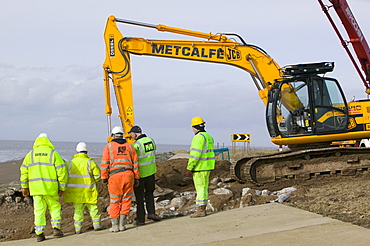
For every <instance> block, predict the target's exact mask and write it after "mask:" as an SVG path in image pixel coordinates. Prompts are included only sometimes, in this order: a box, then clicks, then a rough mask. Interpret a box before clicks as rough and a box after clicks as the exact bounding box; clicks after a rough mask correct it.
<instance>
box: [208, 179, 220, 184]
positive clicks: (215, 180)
mask: <svg viewBox="0 0 370 246" xmlns="http://www.w3.org/2000/svg"><path fill="white" fill-rule="evenodd" d="M218 182H220V179H219V178H218V177H216V178H213V179H212V180H211V182H210V183H211V184H213V185H217V184H218Z"/></svg>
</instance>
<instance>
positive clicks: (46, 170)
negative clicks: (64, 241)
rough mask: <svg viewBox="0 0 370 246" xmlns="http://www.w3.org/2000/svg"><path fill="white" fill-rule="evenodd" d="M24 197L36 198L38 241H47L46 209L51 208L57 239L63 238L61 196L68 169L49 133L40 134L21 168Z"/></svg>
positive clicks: (35, 213)
mask: <svg viewBox="0 0 370 246" xmlns="http://www.w3.org/2000/svg"><path fill="white" fill-rule="evenodd" d="M20 172H21V177H20V181H21V186H22V188H23V190H22V194H23V195H24V196H28V195H31V196H32V197H33V207H34V215H35V233H36V240H37V242H41V241H44V240H45V235H44V230H45V227H46V210H47V209H49V213H50V217H51V226H52V227H53V228H54V229H53V236H54V237H62V236H63V232H62V231H61V230H60V222H61V221H62V216H61V209H62V206H61V204H60V203H59V196H61V195H62V194H63V191H64V190H65V189H66V184H67V180H68V173H67V168H66V165H65V163H64V160H63V159H62V157H61V156H60V155H59V154H58V152H56V151H55V150H54V145H53V144H52V143H51V142H50V140H49V139H48V136H47V134H46V133H41V134H40V135H39V136H38V137H37V138H36V140H35V142H34V144H33V150H31V151H30V152H28V154H27V155H26V157H25V158H24V160H23V163H22V165H21V167H20Z"/></svg>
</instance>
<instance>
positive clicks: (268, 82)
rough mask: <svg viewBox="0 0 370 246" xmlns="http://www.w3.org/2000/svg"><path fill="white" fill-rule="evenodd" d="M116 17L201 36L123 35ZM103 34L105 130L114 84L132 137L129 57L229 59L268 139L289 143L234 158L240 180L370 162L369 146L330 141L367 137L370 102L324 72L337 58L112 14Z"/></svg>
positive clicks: (348, 168) (348, 170) (301, 175)
mask: <svg viewBox="0 0 370 246" xmlns="http://www.w3.org/2000/svg"><path fill="white" fill-rule="evenodd" d="M319 1H321V0H319ZM117 23H125V24H130V25H137V26H141V27H147V28H154V29H157V30H158V31H162V32H171V33H176V34H182V35H185V36H190V37H196V38H200V39H202V40H199V41H195V40H157V39H145V38H142V37H124V36H123V35H122V34H121V32H120V31H119V29H118V27H117ZM104 39H105V44H106V58H105V62H104V64H103V69H104V77H105V79H104V81H105V99H106V114H107V116H108V128H109V130H110V127H111V126H110V122H111V114H112V108H111V97H110V88H111V84H112V86H113V90H114V93H115V96H116V99H117V105H118V109H119V115H118V116H119V117H120V118H121V122H122V126H123V129H124V131H125V134H126V137H127V139H128V141H130V138H129V135H128V134H127V132H128V131H129V129H130V128H131V127H132V126H133V125H134V103H133V91H132V79H131V64H130V55H145V56H157V57H162V58H172V59H185V60H191V61H198V62H210V63H221V64H225V65H231V66H235V67H238V68H240V69H242V70H244V71H246V72H247V73H249V74H250V75H251V78H252V81H253V82H254V85H255V86H256V88H257V92H258V95H259V97H260V98H261V100H262V102H263V103H264V105H265V106H266V124H267V129H268V132H269V134H270V137H271V141H272V142H273V143H274V144H276V145H287V146H288V147H289V149H290V150H289V151H285V152H284V153H277V154H274V155H269V156H260V157H253V158H252V157H251V158H243V159H241V160H239V161H237V162H236V163H234V164H233V165H232V168H231V172H232V174H233V175H234V177H235V178H236V179H238V180H240V181H243V182H247V181H249V182H254V183H259V184H261V183H266V182H274V181H276V180H280V179H292V178H295V179H309V178H311V177H314V176H318V175H326V174H328V175H334V174H341V175H350V174H354V173H356V172H357V171H363V170H368V168H369V167H370V161H368V159H370V150H369V149H366V148H353V147H346V148H338V147H333V146H331V144H332V143H333V142H334V141H346V140H360V139H366V138H369V137H370V100H362V101H356V102H347V101H346V99H345V96H344V93H343V91H342V89H341V86H340V84H339V82H338V81H337V80H336V79H334V78H330V77H326V76H325V74H326V73H328V72H331V71H333V69H334V62H320V63H308V64H296V65H287V66H284V67H280V66H279V65H278V63H277V62H276V61H275V60H274V59H273V58H272V57H271V56H270V55H269V54H268V53H267V52H266V51H265V50H263V49H262V48H261V47H258V46H256V45H252V44H248V43H246V42H245V41H244V40H243V38H242V37H240V36H239V35H237V34H234V33H216V34H212V33H202V32H197V31H191V30H185V29H180V28H175V27H169V26H165V25H153V24H148V23H143V22H137V21H131V20H126V19H120V18H116V17H115V16H110V17H109V18H108V20H107V24H106V28H105V33H104ZM235 40H238V41H235ZM369 92H370V90H367V93H369ZM225 100H227V99H225Z"/></svg>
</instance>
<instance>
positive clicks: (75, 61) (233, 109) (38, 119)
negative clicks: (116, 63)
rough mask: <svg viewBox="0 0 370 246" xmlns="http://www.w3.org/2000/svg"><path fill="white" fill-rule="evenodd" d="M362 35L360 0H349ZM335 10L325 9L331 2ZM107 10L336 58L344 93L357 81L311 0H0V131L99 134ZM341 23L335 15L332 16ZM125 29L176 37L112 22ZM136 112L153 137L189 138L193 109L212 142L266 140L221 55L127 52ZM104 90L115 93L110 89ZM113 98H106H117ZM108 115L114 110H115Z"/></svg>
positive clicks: (369, 31) (237, 77)
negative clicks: (241, 137) (204, 58)
mask: <svg viewBox="0 0 370 246" xmlns="http://www.w3.org/2000/svg"><path fill="white" fill-rule="evenodd" d="M348 2H349V4H350V7H351V9H352V11H353V13H354V14H355V17H356V19H357V21H358V22H359V24H360V27H361V29H362V31H363V33H364V34H365V36H367V37H368V38H370V22H369V20H368V10H369V9H370V1H369V0H348ZM332 13H333V16H335V13H334V12H332ZM110 15H114V16H116V17H118V18H122V19H130V20H135V21H141V22H146V23H151V24H164V25H167V26H173V27H178V28H184V29H189V30H195V31H200V32H206V33H208V32H212V33H217V32H229V33H237V34H239V35H241V36H242V37H243V38H244V40H245V41H246V42H247V43H250V44H255V45H257V46H260V47H261V48H263V49H264V50H266V51H267V52H268V53H269V54H270V55H271V56H272V57H273V58H274V59H275V61H276V62H277V63H278V64H279V65H280V66H284V65H289V64H297V63H308V62H320V61H334V62H335V63H336V66H335V71H334V72H333V73H331V74H327V75H328V76H329V75H330V76H331V77H335V78H337V79H338V80H339V81H340V82H341V84H342V87H343V89H344V91H345V94H346V97H347V99H348V100H350V99H351V98H352V97H353V96H356V98H357V99H360V98H364V97H365V96H366V95H365V93H364V87H363V85H362V82H361V81H360V79H359V77H358V75H357V73H356V72H355V70H354V68H353V66H352V64H351V63H350V61H349V58H348V57H347V55H346V53H345V51H344V49H343V48H342V46H341V44H340V42H339V40H338V38H337V37H336V35H335V34H334V31H333V29H332V27H331V26H330V24H329V22H328V20H327V19H326V17H325V15H324V13H323V12H322V10H321V7H320V5H319V3H318V1H317V0H300V1H295V0H279V1H276V0H265V1H263V2H261V1H252V0H236V1H232V2H227V1H226V2H225V1H221V0H203V1H199V0H188V1H182V2H181V1H169V0H168V1H166V0H157V1H149V0H142V1H138V2H135V1H122V0H116V1H113V0H105V1H102V0H101V1H96V0H89V1H87V0H84V1H78V0H53V1H50V0H32V1H29V0H17V1H13V0H1V1H0V27H1V28H0V30H1V39H0V91H1V96H0V114H1V121H0V129H1V130H0V140H34V139H35V137H37V136H38V134H39V133H40V132H46V133H48V135H49V137H50V139H51V140H52V141H72V142H78V141H87V142H105V140H106V138H107V136H108V132H107V123H106V116H105V105H104V89H103V70H102V64H103V62H104V59H105V48H104V40H103V33H104V28H105V24H106V20H107V18H108V17H109V16H110ZM337 23H338V25H339V26H340V22H339V21H338V22H337ZM118 27H119V29H120V30H121V33H122V34H123V36H129V37H130V36H131V37H132V36H134V37H143V38H147V39H151V38H155V39H186V37H185V36H181V35H177V34H170V33H163V32H158V31H156V30H155V29H148V28H143V27H138V26H129V25H125V24H118ZM132 76H133V85H134V106H135V115H136V119H135V123H136V124H138V125H140V126H141V127H142V128H143V130H144V133H146V134H147V135H149V136H151V137H153V138H154V139H155V140H156V142H157V143H159V144H190V142H191V139H192V137H193V133H192V131H191V128H190V121H191V118H192V117H193V116H201V117H203V118H204V120H205V121H206V129H207V131H208V132H209V133H210V134H211V135H213V137H214V139H215V142H216V143H218V144H219V145H221V146H222V145H223V144H224V145H225V146H230V145H231V135H232V134H233V133H248V134H251V146H252V147H253V146H256V147H257V146H266V147H271V146H274V145H273V144H272V143H271V142H270V138H269V135H268V132H267V128H266V124H265V107H264V105H263V103H262V101H261V100H260V98H259V97H258V95H257V90H256V88H255V87H254V84H253V82H252V80H251V78H250V75H249V74H247V73H246V72H244V71H242V70H240V69H238V68H235V67H231V66H227V65H220V64H207V63H200V62H191V61H184V60H175V59H165V58H155V57H140V56H132ZM113 99H114V97H113ZM112 105H113V106H114V107H116V103H115V101H113V102H112ZM112 118H113V122H114V125H115V124H118V123H119V121H118V117H117V110H116V109H115V111H114V113H113V115H112Z"/></svg>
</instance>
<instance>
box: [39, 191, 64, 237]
mask: <svg viewBox="0 0 370 246" xmlns="http://www.w3.org/2000/svg"><path fill="white" fill-rule="evenodd" d="M58 200H59V196H42V195H35V196H33V206H34V209H33V212H34V215H35V232H36V235H40V234H41V233H43V232H44V231H45V227H46V209H49V212H50V217H51V227H53V228H58V229H60V222H61V221H62V216H61V214H60V212H61V208H62V206H61V205H60V203H59V201H58Z"/></svg>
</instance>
